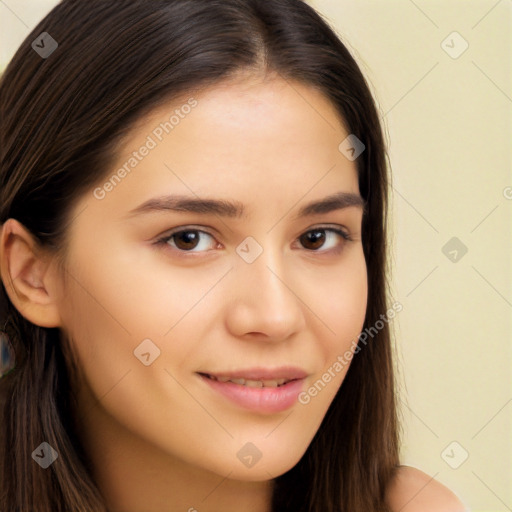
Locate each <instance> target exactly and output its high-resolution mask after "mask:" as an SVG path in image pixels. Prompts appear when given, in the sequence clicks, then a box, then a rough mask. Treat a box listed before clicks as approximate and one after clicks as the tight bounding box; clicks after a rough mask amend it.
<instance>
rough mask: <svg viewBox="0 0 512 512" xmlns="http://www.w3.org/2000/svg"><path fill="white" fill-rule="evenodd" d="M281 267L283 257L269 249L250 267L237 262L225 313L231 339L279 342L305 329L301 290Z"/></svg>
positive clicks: (247, 264) (248, 264)
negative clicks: (243, 338) (241, 338)
mask: <svg viewBox="0 0 512 512" xmlns="http://www.w3.org/2000/svg"><path fill="white" fill-rule="evenodd" d="M284 263H285V262H284V261H283V255H282V254H279V253H278V251H271V250H269V249H264V251H263V253H262V254H261V255H260V256H259V257H258V258H257V259H256V260H255V261H253V262H252V263H246V262H245V261H243V260H242V259H240V260H237V262H236V264H235V268H234V269H233V271H232V272H231V279H230V281H229V284H228V286H230V287H231V290H230V291H229V292H228V293H229V296H230V298H231V300H230V302H229V304H228V305H227V309H226V323H227V328H228V330H229V331H230V332H231V333H232V334H233V335H234V336H237V337H245V338H259V339H261V340H265V341H269V342H278V341H282V340H285V339H288V338H289V337H291V336H292V335H293V334H295V333H297V332H300V331H301V330H302V329H304V327H305V326H306V320H305V317H304V310H305V309H307V307H306V305H305V303H304V299H303V298H302V297H301V295H304V290H303V287H301V286H300V283H299V282H297V280H295V281H294V280H293V277H292V272H291V269H289V271H288V272H287V271H286V269H285V264H284Z"/></svg>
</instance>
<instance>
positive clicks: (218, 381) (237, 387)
mask: <svg viewBox="0 0 512 512" xmlns="http://www.w3.org/2000/svg"><path fill="white" fill-rule="evenodd" d="M198 375H199V376H200V377H201V378H202V379H203V381H204V382H205V383H206V384H208V386H209V387H210V388H211V389H212V390H214V391H216V392H218V393H220V394H221V395H223V396H224V397H225V398H228V399H229V401H231V402H232V403H234V404H235V405H237V406H239V407H240V406H241V407H243V408H244V409H250V410H252V411H254V412H259V413H277V412H281V411H284V410H286V409H288V408H290V407H291V406H293V405H294V404H295V403H296V402H297V395H298V394H299V393H300V391H301V390H302V387H303V384H304V379H305V377H307V373H306V372H305V371H303V370H301V369H299V368H293V367H281V368H276V369H264V368H255V369H246V370H237V371H233V372H215V373H210V372H208V373H206V372H198Z"/></svg>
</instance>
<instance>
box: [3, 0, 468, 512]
mask: <svg viewBox="0 0 512 512" xmlns="http://www.w3.org/2000/svg"><path fill="white" fill-rule="evenodd" d="M0 114H1V119H0V122H1V124H0V152H1V154H0V158H1V160H0V165H1V167H0V197H1V202H0V222H1V227H2V230H1V236H0V269H1V278H2V284H3V286H2V300H3V305H4V307H5V310H6V311H5V314H4V316H3V318H2V323H1V325H2V326H4V327H3V332H4V336H5V339H7V338H8V339H9V340H10V344H11V346H12V348H13V351H14V354H15V366H14V368H13V369H12V370H11V371H10V372H9V373H8V374H7V375H5V376H4V377H3V379H2V380H1V381H0V383H1V389H2V392H3V394H4V396H5V400H6V403H5V410H4V419H3V422H2V440H3V468H2V469H3V473H2V480H1V482H2V494H1V504H0V505H1V506H0V508H1V509H2V510H9V511H19V512H21V511H23V512H27V511H31V512H48V511H52V512H56V511H73V512H98V511H109V512H121V511H122V512H167V511H168V512H176V511H189V512H192V511H199V512H209V511H216V512H219V511H222V512H230V511H233V510H244V511H249V512H270V511H275V512H283V511H294V512H297V511H304V512H306V511H308V512H313V511H324V512H325V511H329V512H335V511H336V512H339V511H350V512H370V511H382V512H384V511H388V512H389V511H397V512H398V511H401V512H420V511H427V510H428V511H432V510H435V511H438V512H439V511H447V512H448V511H449V512H459V511H461V510H463V509H464V507H463V506H462V504H461V503H460V501H459V500H458V499H457V498H456V497H455V496H454V494H452V493H451V492H450V491H449V490H448V489H446V488H445V487H444V486H443V485H441V484H440V483H438V482H436V481H434V480H433V479H431V478H430V477H429V476H428V475H426V474H424V473H422V472H421V471H419V470H416V469H413V468H408V467H404V466H400V465H399V456H398V452H399V441H398V432H397V430H398V425H397V418H396V405H395V388H394V377H393V364H392V350H391V344H390V332H389V327H388V320H389V318H392V316H391V314H392V313H393V315H394V313H395V311H396V309H397V308H398V307H400V304H399V303H395V304H393V305H391V304H389V299H388V298H387V289H386V283H387V274H386V268H387V267H386V258H385V255H386V205H387V200H386V197H387V187H388V177H387V170H386V157H385V148H384V144H383V137H382V133H381V128H380V125H379V117H378V114H377V111H376V108H375V106H374V103H373V100H372V97H371V95H370V92H369V90H368V87H367V85H366V83H365V80H364V78H363V76H362V74H361V72H360V70H359V69H358V66H357V65H356V63H355V62H354V60H353V58H352V57H351V56H350V54H349V52H348V51H347V50H346V48H345V47H344V46H343V44H342V43H341V42H340V40H339V39H338V38H337V36H336V35H335V34H334V32H333V31H332V29H331V28H329V26H328V25H327V24H326V23H325V21H324V20H322V18H321V17H320V16H319V15H318V14H317V13H316V12H315V11H314V10H313V9H312V8H311V7H310V6H308V5H307V4H306V3H303V2H302V1H300V0H272V1H268V0H222V1H220V0H153V1H151V2H147V1H143V0H118V1H116V2H111V1H106V0H105V1H103V0H96V1H94V2H83V1H79V0H64V1H63V2H62V3H61V4H59V5H58V6H57V7H56V8H55V9H54V10H53V11H52V12H51V13H50V14H49V15H48V16H47V17H46V18H45V19H44V20H43V21H42V22H41V23H40V24H39V25H38V27H36V29H35V30H34V31H33V32H32V34H31V35H30V36H29V37H28V38H27V40H26V41H25V42H24V43H23V44H22V46H21V47H20V49H19V50H18V52H17V54H16V55H15V57H14V58H13V60H12V61H11V62H10V64H9V66H8V68H7V69H6V71H5V73H4V75H3V77H2V80H1V84H0ZM383 319H385V321H383ZM375 326H377V327H375ZM369 328H373V329H374V330H375V331H377V334H376V335H374V336H373V337H372V338H371V339H369V340H366V339H364V340H363V338H362V337H361V336H360V333H361V332H364V331H365V329H369Z"/></svg>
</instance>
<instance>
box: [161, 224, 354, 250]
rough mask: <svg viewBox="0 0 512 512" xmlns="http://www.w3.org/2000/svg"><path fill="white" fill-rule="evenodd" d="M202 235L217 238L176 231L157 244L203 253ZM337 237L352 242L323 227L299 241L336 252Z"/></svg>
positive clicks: (333, 229)
mask: <svg viewBox="0 0 512 512" xmlns="http://www.w3.org/2000/svg"><path fill="white" fill-rule="evenodd" d="M200 235H206V236H207V237H210V238H211V239H212V240H213V241H215V238H214V237H213V236H212V235H211V234H210V233H207V232H206V231H202V230H199V229H182V230H181V231H175V232H174V233H170V234H168V235H166V236H165V237H163V238H160V239H159V240H158V241H157V243H159V244H167V245H170V246H171V247H173V248H174V249H176V250H178V251H179V252H203V251H204V250H205V249H208V243H207V242H206V244H204V243H203V245H202V246H201V236H200ZM329 235H330V236H329ZM336 237H340V238H342V239H343V240H345V241H350V240H351V238H350V235H349V234H348V233H346V232H345V231H342V230H341V229H335V228H323V227H320V228H315V229H311V230H309V231H306V232H305V233H304V234H302V235H301V236H300V237H299V238H298V239H297V240H298V241H299V242H300V243H301V244H302V245H303V246H306V245H309V246H310V247H305V248H306V250H308V251H313V252H326V251H329V250H336V249H337V246H338V245H342V244H336V240H335V239H336ZM329 240H330V241H331V247H327V248H325V247H324V246H325V245H326V241H329ZM198 248H199V249H198ZM319 248H323V250H322V251H318V249H319ZM193 249H198V250H193Z"/></svg>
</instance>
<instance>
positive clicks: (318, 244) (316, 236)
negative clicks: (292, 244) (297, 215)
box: [299, 228, 351, 252]
mask: <svg viewBox="0 0 512 512" xmlns="http://www.w3.org/2000/svg"><path fill="white" fill-rule="evenodd" d="M333 236H334V238H336V236H337V237H338V238H341V239H342V240H343V241H349V240H351V238H350V235H349V234H347V233H345V232H344V231H342V230H341V229H334V228H316V229H311V230H309V231H306V232H305V233H304V234H303V235H301V236H300V237H299V241H300V243H301V244H302V245H303V246H304V247H305V248H306V249H307V250H310V251H317V252H327V251H336V250H338V249H341V247H342V245H343V243H339V242H337V241H336V240H333ZM329 240H330V241H331V242H334V243H331V244H330V247H329V243H328V241H329ZM326 242H327V245H328V247H327V248H325V247H324V245H325V244H326ZM320 248H323V250H322V251H318V249H320Z"/></svg>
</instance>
